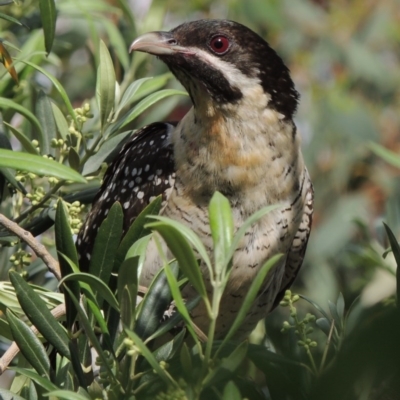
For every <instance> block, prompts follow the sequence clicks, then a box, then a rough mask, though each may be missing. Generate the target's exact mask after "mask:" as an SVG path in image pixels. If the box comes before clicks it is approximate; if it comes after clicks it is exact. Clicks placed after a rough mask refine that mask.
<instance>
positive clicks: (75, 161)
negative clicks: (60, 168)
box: [68, 147, 81, 172]
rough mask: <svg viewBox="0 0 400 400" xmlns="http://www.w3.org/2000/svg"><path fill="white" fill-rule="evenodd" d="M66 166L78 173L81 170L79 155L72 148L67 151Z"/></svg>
mask: <svg viewBox="0 0 400 400" xmlns="http://www.w3.org/2000/svg"><path fill="white" fill-rule="evenodd" d="M68 164H69V166H70V167H71V168H72V169H73V170H74V171H77V172H79V170H80V168H81V160H80V157H79V154H78V153H77V152H76V150H75V149H74V148H73V147H71V148H70V149H69V153H68Z"/></svg>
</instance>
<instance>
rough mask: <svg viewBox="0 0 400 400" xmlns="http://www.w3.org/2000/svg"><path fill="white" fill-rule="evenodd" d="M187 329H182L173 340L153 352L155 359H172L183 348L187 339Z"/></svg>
mask: <svg viewBox="0 0 400 400" xmlns="http://www.w3.org/2000/svg"><path fill="white" fill-rule="evenodd" d="M185 334H186V329H182V330H181V331H180V332H179V333H178V334H177V335H176V336H174V338H173V339H172V340H170V341H169V342H167V343H165V344H163V345H162V346H160V347H159V348H158V349H157V350H155V351H154V352H153V355H154V357H155V359H156V360H157V361H158V362H160V361H167V360H171V359H172V357H174V355H175V354H177V352H178V351H179V349H180V348H181V346H182V344H183V342H184V340H185Z"/></svg>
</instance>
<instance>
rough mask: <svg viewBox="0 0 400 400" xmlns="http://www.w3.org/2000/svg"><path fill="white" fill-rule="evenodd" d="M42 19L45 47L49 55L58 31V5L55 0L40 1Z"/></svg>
mask: <svg viewBox="0 0 400 400" xmlns="http://www.w3.org/2000/svg"><path fill="white" fill-rule="evenodd" d="M39 9H40V18H41V20H42V26H43V33H44V47H45V49H46V52H47V54H49V53H50V51H51V47H52V46H53V41H54V34H55V31H56V18H57V16H56V5H55V2H54V0H39Z"/></svg>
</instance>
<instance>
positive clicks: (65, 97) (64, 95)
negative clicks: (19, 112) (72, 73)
mask: <svg viewBox="0 0 400 400" xmlns="http://www.w3.org/2000/svg"><path fill="white" fill-rule="evenodd" d="M19 61H20V62H22V63H24V64H26V65H29V66H30V67H32V68H34V69H36V70H37V71H39V72H41V73H42V74H43V75H44V76H46V77H47V78H48V79H49V80H50V81H51V83H52V84H53V85H54V87H55V88H56V90H57V91H58V93H59V94H60V96H61V98H62V99H63V101H64V104H65V106H66V107H67V110H68V113H69V115H70V116H71V118H72V119H73V120H74V122H75V124H76V125H78V120H77V119H76V115H75V111H74V108H73V107H72V104H71V102H70V100H69V97H68V95H67V92H66V91H65V89H64V88H63V87H62V85H61V83H60V82H59V81H58V80H57V79H56V78H55V77H54V76H53V75H51V74H50V73H49V72H47V71H46V70H45V69H43V68H42V67H40V66H39V65H37V64H35V63H32V62H30V61H26V60H19ZM22 108H24V107H22Z"/></svg>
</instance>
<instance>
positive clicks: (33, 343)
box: [6, 310, 50, 378]
mask: <svg viewBox="0 0 400 400" xmlns="http://www.w3.org/2000/svg"><path fill="white" fill-rule="evenodd" d="M6 315H7V320H8V323H9V324H10V328H11V332H12V334H13V338H14V340H15V342H16V343H17V345H18V347H19V349H20V350H21V353H22V354H23V355H24V357H25V358H26V359H27V360H28V362H29V363H30V364H31V365H32V367H33V368H34V369H35V370H36V372H37V373H38V374H39V375H41V376H46V377H47V378H49V373H50V360H49V357H48V356H47V354H46V350H45V349H44V347H43V345H42V343H41V342H40V340H39V339H38V338H37V337H36V335H35V334H34V333H33V332H32V330H31V329H30V328H29V326H28V325H26V324H25V322H23V321H21V320H20V319H19V318H17V317H16V316H15V315H14V314H13V313H12V312H11V311H10V310H7V312H6Z"/></svg>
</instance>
